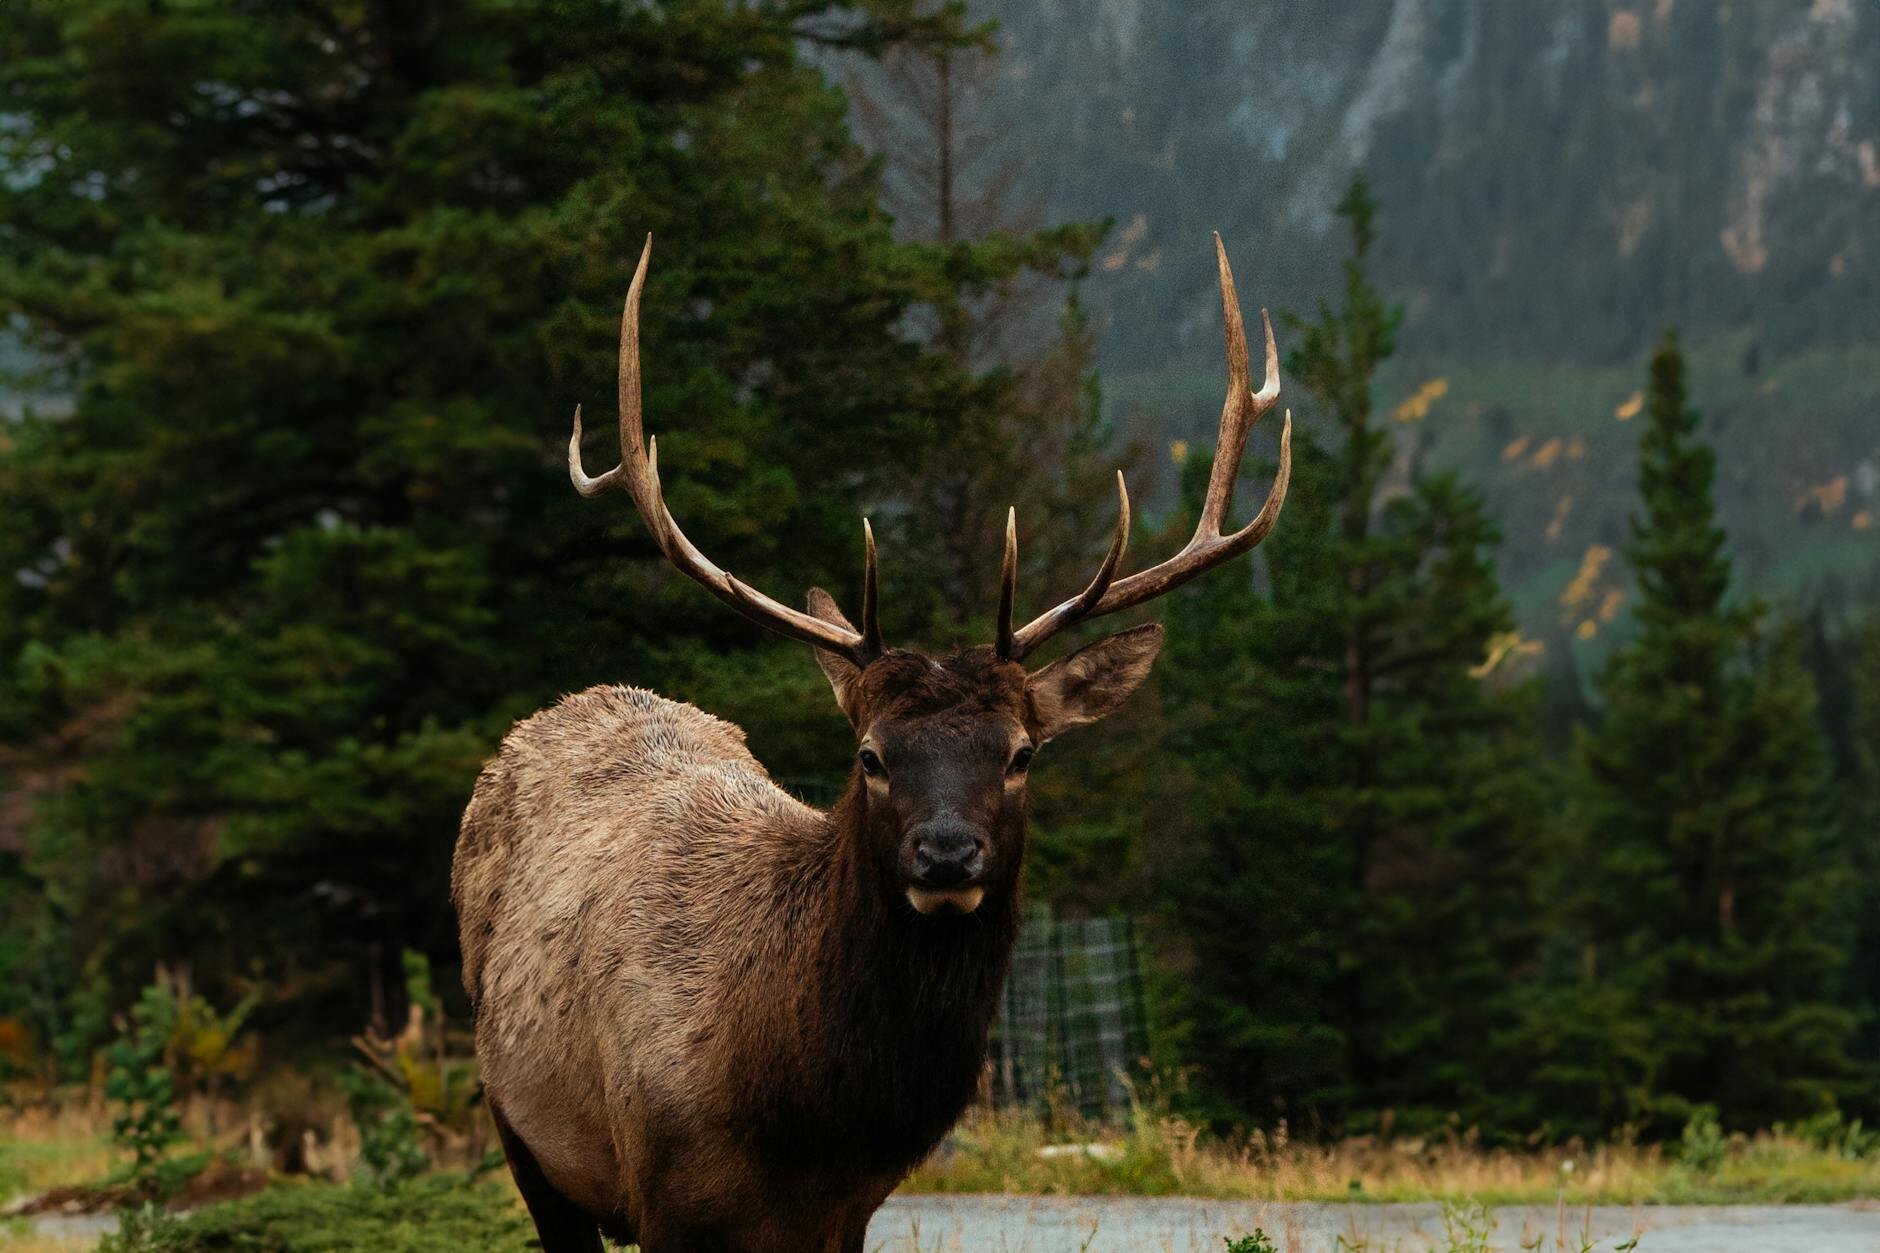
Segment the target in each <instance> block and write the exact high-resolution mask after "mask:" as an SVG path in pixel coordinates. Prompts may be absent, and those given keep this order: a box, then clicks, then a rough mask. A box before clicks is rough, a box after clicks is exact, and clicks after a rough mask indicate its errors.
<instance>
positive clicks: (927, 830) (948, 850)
mask: <svg viewBox="0 0 1880 1253" xmlns="http://www.w3.org/2000/svg"><path fill="white" fill-rule="evenodd" d="M912 835H913V836H914V875H915V877H916V878H917V879H918V880H919V881H920V882H921V884H922V885H923V886H925V887H931V888H954V887H958V886H960V885H961V884H963V883H971V882H972V881H973V880H975V879H977V878H978V877H979V876H980V875H981V874H982V873H984V872H985V868H986V858H985V854H984V852H983V851H982V849H983V842H982V840H981V837H980V833H979V830H978V828H976V827H974V826H972V825H971V824H970V823H966V822H962V821H960V820H959V819H957V818H941V819H937V820H935V821H932V822H923V823H921V824H920V826H918V827H916V828H914V830H913V832H912Z"/></svg>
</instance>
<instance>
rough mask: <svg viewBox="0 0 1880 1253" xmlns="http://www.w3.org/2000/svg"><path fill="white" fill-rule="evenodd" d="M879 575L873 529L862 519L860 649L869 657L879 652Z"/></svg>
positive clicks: (865, 519)
mask: <svg viewBox="0 0 1880 1253" xmlns="http://www.w3.org/2000/svg"><path fill="white" fill-rule="evenodd" d="M878 584H879V575H878V574H877V572H876V569H875V528H874V527H872V526H870V525H869V523H868V519H867V518H863V519H862V647H863V648H864V649H866V650H867V651H868V652H869V653H870V654H871V655H879V654H880V652H881V622H880V620H879V619H878V618H877V616H876V615H877V613H878V606H879V605H880V603H881V595H880V588H879V586H878Z"/></svg>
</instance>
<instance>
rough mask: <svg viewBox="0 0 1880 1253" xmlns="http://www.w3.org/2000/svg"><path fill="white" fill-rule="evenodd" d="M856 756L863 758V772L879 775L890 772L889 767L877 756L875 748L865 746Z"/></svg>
mask: <svg viewBox="0 0 1880 1253" xmlns="http://www.w3.org/2000/svg"><path fill="white" fill-rule="evenodd" d="M856 756H858V757H860V758H861V761H862V773H863V774H870V775H875V776H876V777H879V776H881V775H884V774H886V773H888V768H887V767H886V766H884V765H882V764H881V758H879V757H877V756H875V750H874V749H872V748H864V749H863V750H862V751H861V752H860V753H857V754H856Z"/></svg>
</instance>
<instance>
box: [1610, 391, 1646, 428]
mask: <svg viewBox="0 0 1880 1253" xmlns="http://www.w3.org/2000/svg"><path fill="white" fill-rule="evenodd" d="M1644 411H1645V393H1644V392H1643V391H1636V392H1633V393H1632V394H1631V395H1630V396H1627V397H1626V398H1625V399H1624V400H1622V401H1620V402H1619V407H1618V408H1617V409H1614V410H1613V411H1612V416H1613V417H1615V418H1617V419H1619V421H1621V422H1630V421H1631V420H1632V419H1633V418H1636V417H1637V416H1638V415H1639V414H1641V413H1643V412H1644Z"/></svg>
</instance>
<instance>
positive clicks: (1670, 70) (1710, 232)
mask: <svg viewBox="0 0 1880 1253" xmlns="http://www.w3.org/2000/svg"><path fill="white" fill-rule="evenodd" d="M983 11H985V12H987V13H988V14H989V15H991V16H996V17H997V18H998V19H999V21H1000V24H1001V41H1002V44H1003V47H1004V53H1003V55H1002V57H1001V62H1000V65H1001V68H1000V76H999V79H998V82H999V91H998V94H997V98H996V99H995V100H994V101H992V102H991V104H992V107H994V108H996V109H998V110H1000V111H1002V112H1003V113H1004V115H1005V118H1006V124H1005V125H1004V126H1003V127H1002V128H1001V132H1002V134H1003V139H1002V142H1003V143H1004V144H1005V145H1007V146H1008V147H1009V149H1010V154H1009V155H1010V156H1011V157H1013V158H1015V159H1016V161H1017V163H1018V165H1019V167H1020V168H1021V169H1022V170H1023V171H1024V177H1025V179H1026V181H1027V182H1028V184H1029V186H1028V188H1027V190H1028V191H1030V192H1031V193H1032V194H1034V195H1035V196H1036V198H1037V199H1038V201H1039V202H1040V203H1041V204H1043V205H1044V206H1046V208H1047V210H1048V212H1049V213H1050V214H1051V215H1053V216H1056V217H1060V218H1063V217H1071V218H1079V217H1102V216H1108V217H1111V218H1113V219H1114V221H1115V223H1116V230H1115V232H1114V234H1113V235H1112V237H1111V243H1110V245H1109V247H1108V248H1107V250H1106V252H1105V253H1104V255H1103V256H1102V257H1101V258H1100V259H1099V263H1098V266H1097V269H1096V272H1095V273H1094V274H1093V275H1092V277H1091V280H1090V282H1089V283H1088V284H1087V290H1086V297H1087V299H1088V300H1089V302H1090V303H1091V305H1092V306H1093V307H1094V308H1095V309H1096V310H1097V311H1098V312H1099V314H1100V315H1101V319H1102V324H1103V325H1104V327H1105V331H1104V337H1103V341H1102V343H1103V355H1102V365H1103V369H1104V372H1105V383H1106V386H1107V387H1108V388H1109V390H1110V395H1111V397H1112V400H1113V405H1112V408H1113V409H1114V410H1115V411H1116V412H1117V414H1118V416H1119V417H1121V418H1122V419H1123V420H1124V423H1125V426H1126V427H1127V429H1130V430H1131V431H1132V432H1134V433H1137V434H1141V435H1145V436H1148V437H1150V438H1151V439H1155V438H1172V437H1175V436H1194V435H1199V434H1203V428H1204V427H1208V426H1210V424H1211V422H1212V414H1213V412H1214V409H1213V406H1214V405H1217V404H1218V403H1219V402H1218V397H1219V385H1220V384H1219V377H1220V375H1219V370H1220V338H1219V334H1220V333H1219V329H1218V328H1219V312H1218V304H1217V303H1216V299H1215V297H1214V295H1213V291H1212V274H1211V266H1212V257H1211V255H1210V249H1209V247H1208V232H1209V231H1211V230H1215V229H1219V230H1220V231H1221V232H1222V233H1223V235H1224V236H1225V237H1226V239H1227V241H1228V245H1229V249H1230V251H1231V253H1232V255H1233V259H1234V263H1235V273H1236V275H1237V277H1238V279H1239V285H1240V290H1241V294H1242V299H1243V300H1246V301H1249V302H1258V303H1262V304H1269V305H1272V306H1274V307H1275V308H1293V309H1303V308H1307V307H1309V305H1310V302H1312V301H1313V300H1315V299H1316V298H1318V297H1319V296H1321V295H1326V294H1330V293H1332V292H1334V291H1335V290H1336V284H1337V283H1338V281H1339V271H1338V265H1339V261H1340V259H1341V257H1342V256H1343V253H1344V249H1345V241H1344V240H1343V239H1342V238H1340V237H1339V236H1338V234H1337V232H1336V229H1335V228H1336V223H1335V222H1334V220H1333V218H1332V216H1331V209H1332V207H1333V205H1334V204H1335V203H1336V201H1337V199H1338V196H1339V194H1340V192H1341V191H1342V189H1343V187H1344V185H1345V183H1346V181H1347V180H1348V179H1349V178H1350V176H1351V175H1352V173H1353V172H1354V171H1357V170H1363V171H1364V172H1365V173H1366V175H1367V176H1368V177H1369V178H1370V179H1371V182H1372V185H1373V187H1374V189H1375V191H1376V192H1377V195H1378V197H1379V198H1380V200H1381V201H1382V204H1383V210H1384V211H1383V217H1382V220H1381V223H1380V226H1381V230H1382V240H1381V243H1380V248H1379V254H1378V258H1377V272H1378V277H1379V280H1380V282H1381V284H1382V286H1383V287H1384V288H1385V290H1386V291H1388V292H1390V293H1391V294H1393V295H1395V296H1397V297H1398V298H1401V299H1404V300H1405V301H1406V302H1407V303H1408V305H1409V320H1408V323H1407V325H1406V328H1405V333H1404V336H1403V344H1402V352H1401V354H1400V356H1399V358H1398V360H1397V361H1396V362H1395V363H1393V365H1392V367H1391V369H1390V371H1389V372H1388V375H1387V377H1386V378H1385V379H1383V380H1382V381H1381V386H1380V395H1379V402H1380V411H1381V412H1383V413H1384V414H1385V415H1387V416H1388V417H1391V418H1394V419H1395V420H1396V421H1398V422H1400V423H1402V426H1401V427H1400V431H1401V434H1402V438H1401V440H1400V445H1401V451H1402V458H1401V460H1400V465H1403V466H1407V465H1409V464H1411V463H1413V462H1414V461H1415V460H1416V459H1417V458H1424V459H1425V463H1426V464H1429V463H1433V464H1436V465H1451V466H1457V467H1460V468H1461V469H1462V471H1463V472H1464V474H1465V475H1466V476H1467V477H1468V478H1469V479H1470V480H1471V481H1472V482H1475V483H1477V484H1479V485H1481V486H1482V487H1483V488H1484V489H1485V490H1486V491H1487V492H1488V493H1489V495H1490V499H1491V502H1492V503H1493V505H1494V507H1495V509H1496V512H1497V514H1498V516H1499V517H1500V518H1501V520H1502V522H1503V525H1504V527H1505V529H1506V532H1507V541H1506V545H1505V548H1504V567H1505V569H1506V572H1507V574H1508V577H1509V580H1510V586H1511V588H1512V590H1513V591H1514V594H1515V596H1516V598H1517V601H1518V603H1519V604H1520V607H1521V611H1522V618H1523V622H1524V625H1525V626H1526V627H1527V629H1529V630H1531V631H1533V632H1535V633H1536V634H1544V635H1549V636H1551V637H1554V638H1556V639H1563V640H1564V641H1574V642H1575V643H1573V644H1572V646H1573V647H1575V648H1579V647H1582V646H1584V647H1590V648H1595V649H1596V648H1601V647H1604V645H1605V643H1606V641H1607V640H1609V638H1610V636H1611V631H1610V630H1609V629H1608V628H1609V627H1610V626H1612V625H1613V624H1616V623H1622V622H1623V621H1624V617H1625V607H1626V595H1627V593H1626V588H1625V579H1624V574H1623V570H1622V567H1621V566H1620V564H1619V563H1618V561H1617V559H1616V551H1617V549H1618V547H1619V546H1620V545H1621V544H1622V543H1623V542H1624V537H1625V519H1626V516H1627V513H1628V512H1629V510H1630V509H1631V508H1632V507H1633V504H1634V500H1633V496H1632V482H1631V481H1632V465H1633V459H1634V454H1635V445H1636V433H1637V432H1636V426H1635V425H1634V424H1630V423H1629V419H1630V418H1631V417H1632V416H1633V415H1634V414H1635V413H1636V412H1637V408H1636V398H1635V396H1634V395H1633V393H1634V392H1635V391H1636V389H1637V388H1638V386H1639V384H1640V383H1642V382H1643V378H1644V370H1643V359H1644V355H1645V352H1646V350H1647V348H1648V346H1649V344H1650V342H1651V340H1652V339H1654V338H1655V337H1656V336H1657V334H1658V333H1659V332H1660V331H1661V330H1662V329H1663V328H1664V327H1665V326H1667V325H1677V326H1679V327H1681V328H1682V329H1683V330H1684V331H1685V333H1686V341H1687V343H1688V344H1689V345H1690V346H1691V349H1692V355H1693V379H1694V384H1695V399H1696V401H1697V403H1698V405H1699V407H1700V408H1701V409H1702V410H1703V411H1704V413H1705V415H1706V429H1707V431H1708V433H1709V434H1710V436H1711V438H1713V439H1714V440H1715V441H1716V443H1717V446H1718V449H1719V453H1720V475H1719V491H1720V498H1721V501H1722V504H1723V506H1724V509H1725V514H1726V518H1727V520H1728V524H1729V527H1730V531H1731V539H1732V547H1733V549H1734V551H1735V553H1736V555H1737V557H1738V558H1739V560H1740V562H1741V563H1742V564H1741V569H1742V571H1743V573H1744V575H1745V576H1746V582H1747V583H1748V585H1749V586H1751V587H1752V588H1756V589H1758V590H1762V591H1766V592H1770V593H1776V594H1797V595H1799V596H1801V597H1803V598H1805V599H1814V598H1816V597H1823V596H1825V597H1827V598H1828V599H1830V600H1833V599H1835V598H1837V597H1839V598H1841V599H1843V600H1844V601H1849V602H1851V601H1855V600H1866V599H1868V598H1870V597H1872V596H1875V595H1880V472H1876V470H1875V469H1874V467H1875V466H1876V465H1880V5H1876V4H1874V3H1872V2H1871V0H1571V2H1569V0H1288V2H1285V3H1281V2H1279V0H1271V2H1262V3H1253V2H1250V0H1183V3H1181V4H1180V5H1173V4H1154V3H1149V2H1148V0H999V2H998V3H996V4H993V5H991V6H990V7H987V8H985V9H984V10H983ZM1295 403H1298V402H1297V400H1295ZM1302 417H1305V418H1306V419H1307V420H1310V414H1309V406H1307V411H1306V412H1304V413H1302ZM1594 640H1597V641H1598V642H1597V643H1591V642H1590V641H1594Z"/></svg>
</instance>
